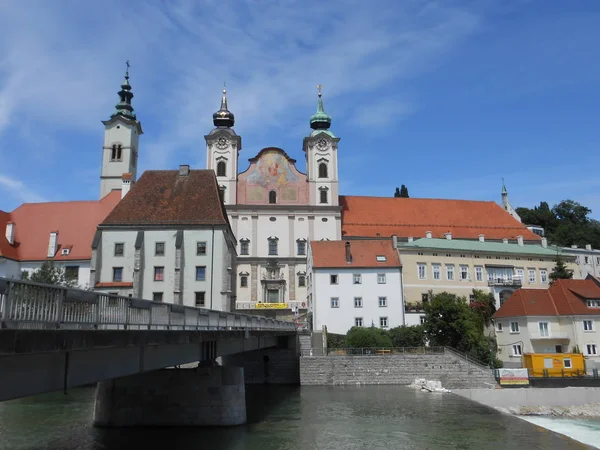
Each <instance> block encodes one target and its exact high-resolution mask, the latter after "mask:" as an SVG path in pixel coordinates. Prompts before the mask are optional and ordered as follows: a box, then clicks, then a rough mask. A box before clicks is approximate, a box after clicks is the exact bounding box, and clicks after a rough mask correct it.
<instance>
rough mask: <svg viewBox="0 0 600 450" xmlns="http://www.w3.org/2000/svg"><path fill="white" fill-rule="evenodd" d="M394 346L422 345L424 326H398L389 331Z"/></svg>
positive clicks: (423, 343)
mask: <svg viewBox="0 0 600 450" xmlns="http://www.w3.org/2000/svg"><path fill="white" fill-rule="evenodd" d="M389 336H390V339H391V340H392V346H394V347H423V346H424V345H425V341H426V339H425V327H424V326H423V325H413V326H400V327H395V328H392V329H391V330H390V331H389Z"/></svg>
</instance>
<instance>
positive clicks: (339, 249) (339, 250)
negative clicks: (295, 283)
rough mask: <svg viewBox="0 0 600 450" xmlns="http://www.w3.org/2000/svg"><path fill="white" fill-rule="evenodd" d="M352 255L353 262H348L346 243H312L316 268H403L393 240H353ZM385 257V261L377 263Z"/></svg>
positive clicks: (351, 242) (351, 244) (351, 243)
mask: <svg viewBox="0 0 600 450" xmlns="http://www.w3.org/2000/svg"><path fill="white" fill-rule="evenodd" d="M347 242H349V243H350V254H351V255H352V262H350V263H348V262H346V241H311V243H310V247H311V252H312V259H313V266H314V267H315V268H346V267H348V268H355V267H362V268H365V267H366V268H370V267H401V266H402V264H401V263H400V257H399V256H398V251H397V250H395V249H394V248H392V241H391V239H352V240H351V241H347ZM378 256H384V257H385V261H377V257H378Z"/></svg>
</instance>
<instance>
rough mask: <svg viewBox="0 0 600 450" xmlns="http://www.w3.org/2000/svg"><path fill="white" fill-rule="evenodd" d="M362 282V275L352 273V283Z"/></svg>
mask: <svg viewBox="0 0 600 450" xmlns="http://www.w3.org/2000/svg"><path fill="white" fill-rule="evenodd" d="M361 283H362V276H361V275H360V273H355V274H354V275H352V284H361Z"/></svg>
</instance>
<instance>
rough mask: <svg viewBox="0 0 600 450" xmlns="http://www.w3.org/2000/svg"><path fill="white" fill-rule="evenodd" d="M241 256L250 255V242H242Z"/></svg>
mask: <svg viewBox="0 0 600 450" xmlns="http://www.w3.org/2000/svg"><path fill="white" fill-rule="evenodd" d="M240 254H242V255H249V254H250V241H248V240H243V241H241V242H240Z"/></svg>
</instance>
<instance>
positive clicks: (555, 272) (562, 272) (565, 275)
mask: <svg viewBox="0 0 600 450" xmlns="http://www.w3.org/2000/svg"><path fill="white" fill-rule="evenodd" d="M555 262H556V265H555V266H554V269H552V272H550V275H549V278H550V285H552V284H553V283H554V282H555V281H556V280H560V279H563V280H570V279H571V278H573V271H572V270H570V269H567V265H566V264H565V262H564V261H563V259H562V258H561V257H560V255H557V256H556V259H555Z"/></svg>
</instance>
